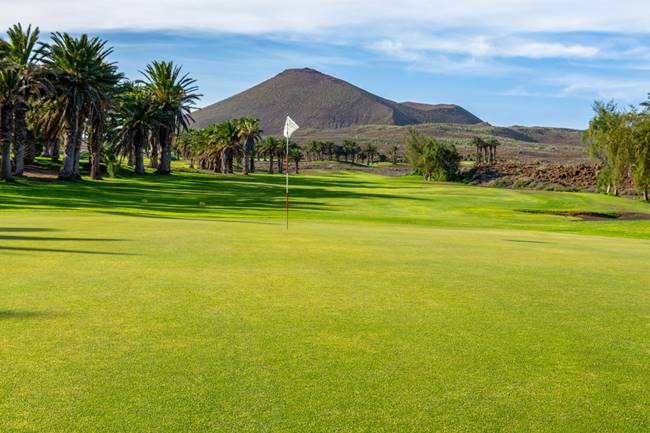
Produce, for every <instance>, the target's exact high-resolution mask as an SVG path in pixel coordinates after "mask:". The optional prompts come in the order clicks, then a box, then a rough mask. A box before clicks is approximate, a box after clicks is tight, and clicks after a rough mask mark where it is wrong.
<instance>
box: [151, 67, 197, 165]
mask: <svg viewBox="0 0 650 433" xmlns="http://www.w3.org/2000/svg"><path fill="white" fill-rule="evenodd" d="M142 75H143V76H144V78H145V80H144V83H145V84H146V86H147V88H148V89H149V91H150V92H151V95H152V98H153V101H154V103H155V105H156V106H157V109H158V112H159V116H160V118H159V122H158V123H159V127H158V128H157V131H155V133H156V137H155V138H154V141H155V142H157V143H159V145H160V151H161V155H160V164H158V171H159V172H160V173H165V174H168V173H170V172H171V160H172V140H173V137H174V135H176V134H178V133H180V132H182V131H185V130H187V129H188V127H189V122H190V121H191V120H192V117H191V112H192V108H194V103H195V102H196V101H197V100H198V99H199V98H200V97H201V95H200V94H198V93H196V92H197V91H198V87H197V86H195V85H194V83H195V82H196V80H193V79H192V78H190V77H189V76H188V75H187V74H182V67H181V66H177V65H174V62H152V63H151V64H150V65H147V67H146V68H145V70H144V72H142Z"/></svg>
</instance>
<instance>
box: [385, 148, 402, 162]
mask: <svg viewBox="0 0 650 433" xmlns="http://www.w3.org/2000/svg"><path fill="white" fill-rule="evenodd" d="M399 150H400V148H399V145H397V144H394V145H392V146H391V147H390V148H389V149H388V157H389V158H390V161H391V162H392V163H393V164H397V160H398V158H399Z"/></svg>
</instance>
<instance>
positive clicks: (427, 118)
mask: <svg viewBox="0 0 650 433" xmlns="http://www.w3.org/2000/svg"><path fill="white" fill-rule="evenodd" d="M287 113H289V115H290V116H291V117H292V118H293V119H294V120H295V121H296V122H297V123H298V124H299V125H300V126H301V127H302V128H315V129H337V128H345V127H349V126H355V125H371V124H374V125H415V124H421V123H455V124H465V125H470V124H472V125H473V124H478V123H481V122H482V121H481V119H479V118H478V117H476V116H474V115H473V114H472V113H470V112H468V111H467V110H465V109H463V108H462V107H459V106H457V105H429V104H421V103H416V102H404V103H398V102H395V101H391V100H389V99H385V98H382V97H380V96H377V95H373V94H372V93H370V92H367V91H365V90H363V89H361V88H359V87H356V86H354V85H352V84H350V83H348V82H345V81H343V80H339V79H337V78H334V77H331V76H329V75H325V74H323V73H320V72H318V71H315V70H313V69H309V68H305V69H287V70H286V71H284V72H281V73H280V74H278V75H276V76H275V77H273V78H271V79H269V80H267V81H264V82H263V83H260V84H258V85H257V86H254V87H252V88H250V89H248V90H246V91H244V92H242V93H239V94H237V95H235V96H232V97H230V98H228V99H224V100H223V101H221V102H217V103H216V104H212V105H209V106H207V107H205V108H203V109H201V110H198V111H196V112H194V113H193V114H192V116H193V117H194V120H195V123H194V125H193V126H194V127H206V126H208V125H211V124H213V123H218V122H221V121H224V120H226V119H234V118H238V117H244V116H250V117H256V118H258V119H260V123H261V126H262V129H263V130H264V131H265V133H267V134H279V133H281V132H282V128H283V126H284V119H285V116H286V115H287Z"/></svg>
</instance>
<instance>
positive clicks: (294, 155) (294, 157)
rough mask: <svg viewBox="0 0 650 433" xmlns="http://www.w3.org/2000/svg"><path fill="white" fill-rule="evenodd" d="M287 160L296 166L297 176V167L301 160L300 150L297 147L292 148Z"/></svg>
mask: <svg viewBox="0 0 650 433" xmlns="http://www.w3.org/2000/svg"><path fill="white" fill-rule="evenodd" d="M289 159H290V160H291V161H292V162H293V163H294V164H295V165H296V174H298V171H299V167H298V164H299V163H300V161H302V159H303V153H302V150H301V149H300V148H299V147H294V148H293V149H291V150H290V151H289Z"/></svg>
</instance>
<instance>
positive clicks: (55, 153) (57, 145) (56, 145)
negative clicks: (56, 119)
mask: <svg viewBox="0 0 650 433" xmlns="http://www.w3.org/2000/svg"><path fill="white" fill-rule="evenodd" d="M60 153H61V139H60V138H59V137H56V138H55V139H54V141H53V142H52V158H51V159H52V162H59V156H60Z"/></svg>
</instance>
